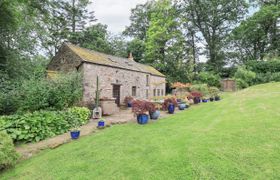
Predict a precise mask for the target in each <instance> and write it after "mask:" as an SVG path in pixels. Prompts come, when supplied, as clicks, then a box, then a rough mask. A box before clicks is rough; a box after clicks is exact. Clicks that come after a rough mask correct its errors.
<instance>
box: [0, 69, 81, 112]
mask: <svg viewBox="0 0 280 180" xmlns="http://www.w3.org/2000/svg"><path fill="white" fill-rule="evenodd" d="M0 90H1V91H0V114H2V115H4V114H5V115H9V114H12V113H15V112H33V111H38V110H62V109H64V108H65V107H66V108H67V107H71V106H73V105H74V104H75V103H76V102H78V101H79V100H80V98H81V97H82V83H81V76H80V75H79V74H77V73H69V74H66V75H59V76H58V77H56V78H55V79H46V78H37V77H33V78H30V79H29V80H25V81H23V82H22V84H21V85H14V84H9V85H5V89H3V88H2V87H1V86H0Z"/></svg>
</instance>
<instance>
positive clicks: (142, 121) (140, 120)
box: [137, 114, 149, 124]
mask: <svg viewBox="0 0 280 180" xmlns="http://www.w3.org/2000/svg"><path fill="white" fill-rule="evenodd" d="M148 121H149V116H148V115H147V114H139V115H137V122H138V124H147V123H148Z"/></svg>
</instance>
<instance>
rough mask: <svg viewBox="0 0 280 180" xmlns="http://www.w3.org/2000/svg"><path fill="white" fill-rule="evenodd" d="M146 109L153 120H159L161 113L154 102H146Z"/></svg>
mask: <svg viewBox="0 0 280 180" xmlns="http://www.w3.org/2000/svg"><path fill="white" fill-rule="evenodd" d="M145 103H146V108H147V110H148V112H149V114H150V118H151V119H153V120H157V119H158V118H159V116H160V111H159V110H158V108H157V107H156V105H155V104H154V103H152V102H149V101H146V102H145Z"/></svg>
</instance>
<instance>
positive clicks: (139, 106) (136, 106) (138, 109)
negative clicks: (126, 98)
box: [131, 100, 148, 115]
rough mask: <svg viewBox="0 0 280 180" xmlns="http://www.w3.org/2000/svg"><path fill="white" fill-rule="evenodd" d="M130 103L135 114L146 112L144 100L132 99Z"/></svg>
mask: <svg viewBox="0 0 280 180" xmlns="http://www.w3.org/2000/svg"><path fill="white" fill-rule="evenodd" d="M131 105H132V112H133V113H134V114H135V115H140V114H146V113H147V112H148V109H147V105H146V101H141V100H133V101H132V103H131Z"/></svg>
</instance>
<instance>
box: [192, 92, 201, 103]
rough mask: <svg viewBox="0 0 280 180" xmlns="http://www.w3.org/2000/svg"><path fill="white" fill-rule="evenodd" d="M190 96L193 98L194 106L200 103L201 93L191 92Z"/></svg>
mask: <svg viewBox="0 0 280 180" xmlns="http://www.w3.org/2000/svg"><path fill="white" fill-rule="evenodd" d="M191 96H192V97H193V102H194V104H198V103H200V98H201V97H202V93H201V92H199V91H192V92H191Z"/></svg>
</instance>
